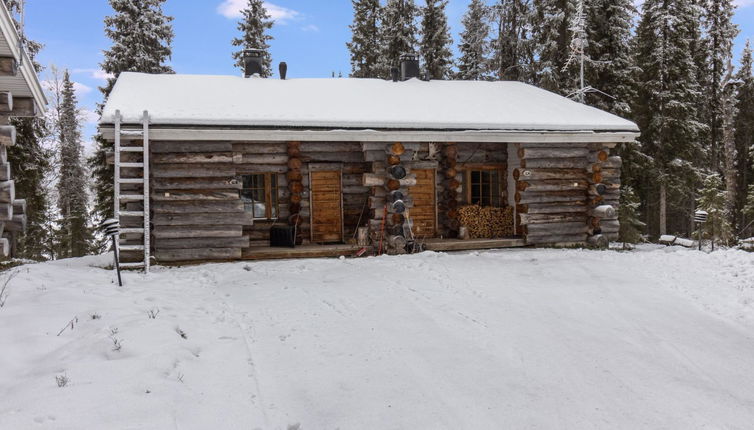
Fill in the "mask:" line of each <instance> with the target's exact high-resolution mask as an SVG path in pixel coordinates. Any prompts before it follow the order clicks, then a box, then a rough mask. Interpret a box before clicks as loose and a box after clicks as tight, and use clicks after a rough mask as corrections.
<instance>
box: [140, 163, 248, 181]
mask: <svg viewBox="0 0 754 430" xmlns="http://www.w3.org/2000/svg"><path fill="white" fill-rule="evenodd" d="M235 175H236V169H235V167H234V166H233V165H228V164H214V165H213V164H210V165H203V164H197V165H193V166H191V167H183V166H181V167H174V166H173V165H169V164H168V165H164V166H161V167H156V166H155V168H153V169H152V176H153V177H155V178H229V177H234V176H235Z"/></svg>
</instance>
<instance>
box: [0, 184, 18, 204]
mask: <svg viewBox="0 0 754 430" xmlns="http://www.w3.org/2000/svg"><path fill="white" fill-rule="evenodd" d="M15 199H16V184H15V182H13V181H2V182H0V203H13V200H15Z"/></svg>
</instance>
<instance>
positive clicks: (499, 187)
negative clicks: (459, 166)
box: [466, 167, 504, 207]
mask: <svg viewBox="0 0 754 430" xmlns="http://www.w3.org/2000/svg"><path fill="white" fill-rule="evenodd" d="M503 172H504V170H503V169H502V168H500V167H472V168H469V169H467V170H466V201H468V202H469V203H470V204H473V205H480V206H494V207H500V206H503V204H502V203H504V202H503V201H502V195H503V183H504V176H503V175H504V173H503Z"/></svg>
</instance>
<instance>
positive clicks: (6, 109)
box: [0, 91, 13, 116]
mask: <svg viewBox="0 0 754 430" xmlns="http://www.w3.org/2000/svg"><path fill="white" fill-rule="evenodd" d="M12 111H13V93H11V92H10V91H0V113H1V114H3V115H6V116H7V115H8V114H9V113H10V112H12Z"/></svg>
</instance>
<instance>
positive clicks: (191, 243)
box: [154, 236, 249, 251]
mask: <svg viewBox="0 0 754 430" xmlns="http://www.w3.org/2000/svg"><path fill="white" fill-rule="evenodd" d="M154 247H155V249H156V250H158V251H159V250H161V249H199V248H248V247H249V236H240V237H202V238H181V239H161V240H156V241H155V243H154Z"/></svg>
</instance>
